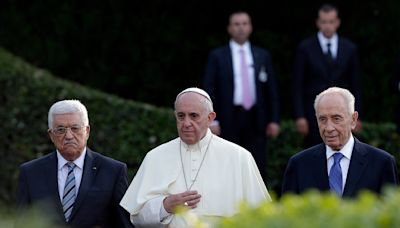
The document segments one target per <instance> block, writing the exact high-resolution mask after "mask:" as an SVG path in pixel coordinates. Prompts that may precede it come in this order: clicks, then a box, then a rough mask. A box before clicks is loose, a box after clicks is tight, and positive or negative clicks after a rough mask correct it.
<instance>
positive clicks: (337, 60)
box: [292, 4, 362, 147]
mask: <svg viewBox="0 0 400 228" xmlns="http://www.w3.org/2000/svg"><path fill="white" fill-rule="evenodd" d="M316 24H317V27H318V29H319V32H318V33H317V34H316V35H314V36H311V37H309V38H307V39H305V40H304V41H302V42H301V43H300V45H299V47H298V50H297V54H296V58H295V64H294V72H293V80H292V91H293V106H294V117H295V119H296V127H297V130H298V132H299V133H300V134H301V135H303V136H305V141H304V143H305V146H306V147H310V146H313V145H315V144H318V143H320V142H321V138H320V137H319V135H318V128H317V122H316V121H315V118H314V110H313V102H314V99H315V96H316V95H317V94H318V93H320V92H322V91H323V90H325V89H327V88H329V87H332V86H339V87H343V88H346V89H348V90H350V91H351V92H352V93H353V94H354V96H355V97H356V100H357V103H356V107H357V110H358V111H359V112H360V111H361V88H360V82H359V74H360V72H359V71H360V69H359V68H360V67H359V60H358V54H357V50H356V46H355V45H354V44H353V43H352V42H351V41H349V40H348V39H346V38H343V37H340V36H338V34H337V33H336V31H337V29H338V28H339V26H340V19H339V16H338V9H337V8H336V7H334V6H332V5H329V4H325V5H323V6H321V8H320V9H319V11H318V18H317V21H316ZM361 127H362V125H361V122H360V120H358V124H357V126H356V128H355V131H359V130H361Z"/></svg>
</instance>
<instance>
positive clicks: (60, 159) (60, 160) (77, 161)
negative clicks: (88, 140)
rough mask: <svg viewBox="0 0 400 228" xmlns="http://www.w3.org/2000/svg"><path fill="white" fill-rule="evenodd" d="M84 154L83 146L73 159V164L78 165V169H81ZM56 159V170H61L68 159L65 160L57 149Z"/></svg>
mask: <svg viewBox="0 0 400 228" xmlns="http://www.w3.org/2000/svg"><path fill="white" fill-rule="evenodd" d="M85 155H86V147H85V148H83V151H82V153H81V155H80V156H79V157H78V158H77V159H75V161H73V162H74V164H75V165H76V166H77V167H79V168H80V169H83V164H84V162H85ZM57 160H58V170H61V169H62V168H63V167H64V166H65V164H66V163H68V162H69V161H67V160H65V158H64V157H63V156H62V155H61V154H60V152H59V151H58V150H57Z"/></svg>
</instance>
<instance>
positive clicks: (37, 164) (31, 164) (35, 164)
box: [20, 152, 57, 170]
mask: <svg viewBox="0 0 400 228" xmlns="http://www.w3.org/2000/svg"><path fill="white" fill-rule="evenodd" d="M52 158H54V159H56V158H57V157H56V155H55V152H51V153H49V154H47V155H45V156H43V157H40V158H36V159H33V160H30V161H27V162H25V163H23V164H21V165H20V169H21V170H32V169H36V168H41V167H43V165H45V164H48V163H49V162H51V159H52Z"/></svg>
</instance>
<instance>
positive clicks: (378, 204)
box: [217, 189, 400, 228]
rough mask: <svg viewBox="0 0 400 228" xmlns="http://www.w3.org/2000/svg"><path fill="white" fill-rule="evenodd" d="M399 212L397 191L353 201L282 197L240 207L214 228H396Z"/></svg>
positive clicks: (310, 195) (315, 196)
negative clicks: (237, 211) (252, 206)
mask: <svg viewBox="0 0 400 228" xmlns="http://www.w3.org/2000/svg"><path fill="white" fill-rule="evenodd" d="M399 210H400V191H399V189H387V190H386V191H385V193H384V195H383V196H382V197H381V198H378V197H377V196H376V195H374V194H372V193H369V192H363V193H362V194H361V195H360V196H359V197H358V198H357V199H355V200H349V199H345V200H342V199H339V198H338V197H336V196H335V195H333V194H329V193H324V194H321V193H319V192H316V191H310V192H308V193H306V194H304V195H302V196H295V195H285V196H284V197H282V198H281V200H280V201H278V200H274V201H273V202H265V203H263V204H262V205H261V206H260V207H258V208H250V207H248V206H246V205H242V206H241V208H240V212H239V214H238V215H236V216H234V217H232V218H226V219H223V220H221V222H220V224H219V225H218V226H217V227H220V228H230V227H241V228H246V227H248V228H257V227H271V228H274V227H279V228H289V227H296V228H309V227H326V228H331V227H332V228H336V227H342V228H358V227H363V228H364V227H369V228H374V227H381V228H383V227H400V217H399V216H398V214H399Z"/></svg>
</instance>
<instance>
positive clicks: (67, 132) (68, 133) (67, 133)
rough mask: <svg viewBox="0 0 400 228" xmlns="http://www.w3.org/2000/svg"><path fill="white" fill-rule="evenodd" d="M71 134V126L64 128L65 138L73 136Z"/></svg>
mask: <svg viewBox="0 0 400 228" xmlns="http://www.w3.org/2000/svg"><path fill="white" fill-rule="evenodd" d="M73 137H74V136H73V134H72V130H71V128H66V132H65V138H73Z"/></svg>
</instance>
